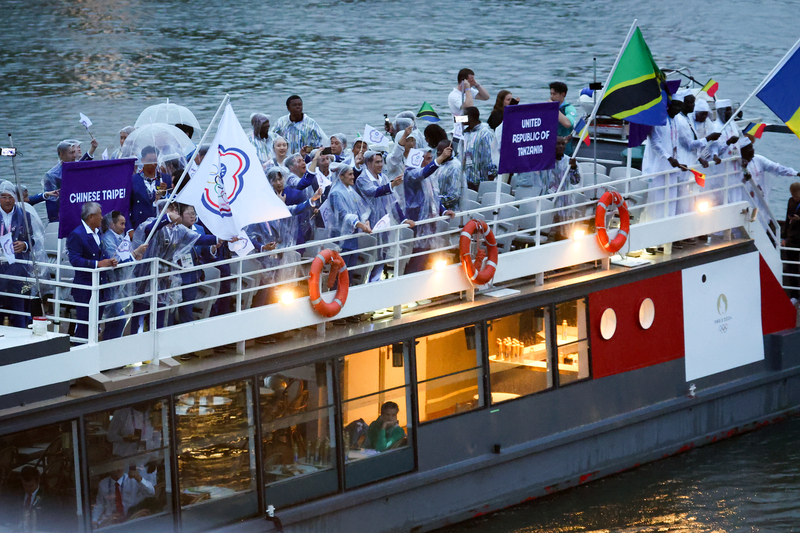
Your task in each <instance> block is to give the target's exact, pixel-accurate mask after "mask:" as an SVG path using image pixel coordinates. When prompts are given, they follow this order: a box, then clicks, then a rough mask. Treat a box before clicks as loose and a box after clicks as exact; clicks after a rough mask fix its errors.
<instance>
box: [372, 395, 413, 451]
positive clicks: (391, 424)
mask: <svg viewBox="0 0 800 533" xmlns="http://www.w3.org/2000/svg"><path fill="white" fill-rule="evenodd" d="M399 412H400V408H399V407H398V406H397V404H396V403H394V402H386V403H384V404H383V405H381V416H379V417H378V419H377V420H375V421H374V422H373V423H372V424H370V425H369V429H367V439H366V441H365V442H364V447H365V448H369V449H371V450H375V451H377V452H385V451H386V450H391V449H393V448H397V447H399V446H401V445H402V442H403V440H404V439H405V438H406V432H405V431H404V430H403V428H402V427H400V424H399V423H398V422H397V413H399Z"/></svg>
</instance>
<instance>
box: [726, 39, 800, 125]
mask: <svg viewBox="0 0 800 533" xmlns="http://www.w3.org/2000/svg"><path fill="white" fill-rule="evenodd" d="M798 48H800V39H798V40H797V42H796V43H794V46H792V48H791V49H790V50H789V51H788V52H786V54H785V55H784V56H783V58H781V60H780V61H778V63H777V64H776V65H775V66H774V67H773V68H772V70H770V71H769V74H767V76H766V77H765V78H764V79H763V80H761V83H759V84H758V87H756V88H755V89H754V90H753V92H751V93H750V96H748V97H747V98H745V101H744V102H742V103H741V104H740V105H739V108H738V109H737V110H736V111H734V112H733V113H732V114H731V118H729V119H728V121H727V122H726V123H725V125H724V126H722V129H723V130H724V129H725V128H727V127H728V125H729V124H730V123H731V122H733V121H734V119H735V118H736V115H738V114H739V112H740V111H741V110H742V108H744V106H745V104H747V102H749V101H750V99H751V98H752V97H753V96H755V95H756V94H757V93H758V91H760V90H761V89H763V88H764V85H766V84H767V83H768V82H769V81H770V80H771V79H772V76H773V75H774V74H775V72H777V71H778V70H780V68H781V67H782V66H783V65H784V64H785V63H786V61H787V60H788V59H789V57H790V56H791V55H792V54H793V53H795V52H796V51H797V49H798Z"/></svg>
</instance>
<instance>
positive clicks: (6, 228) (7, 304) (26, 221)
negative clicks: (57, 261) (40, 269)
mask: <svg viewBox="0 0 800 533" xmlns="http://www.w3.org/2000/svg"><path fill="white" fill-rule="evenodd" d="M18 200H19V196H18V194H17V189H16V187H15V186H14V184H13V183H11V182H10V181H7V180H2V181H0V236H4V235H7V234H11V245H10V247H11V250H9V251H5V250H4V251H3V252H0V257H2V258H3V261H2V262H0V292H3V293H9V294H14V295H19V297H14V296H0V307H2V311H5V310H9V311H16V312H17V313H20V314H12V313H6V312H2V311H0V318H3V319H5V318H8V321H9V323H10V324H11V325H12V326H14V327H19V328H24V327H25V326H26V325H27V324H28V323H29V322H30V318H29V315H30V305H29V300H28V298H29V297H30V296H31V294H32V293H34V292H35V285H36V284H35V280H34V279H33V276H34V272H33V265H31V264H23V263H21V262H18V261H31V260H35V261H36V262H37V263H38V264H44V263H45V262H46V253H45V251H44V228H43V227H42V225H41V224H37V223H35V222H34V221H33V220H32V219H31V216H30V215H29V214H28V213H27V212H26V211H25V209H24V208H23V207H22V205H20V204H19V201H18ZM8 254H10V255H13V258H11V256H10V255H8ZM9 259H13V260H14V261H17V262H14V263H11V262H10V261H9ZM6 276H19V277H27V278H29V279H27V280H24V281H23V280H12V279H8V278H6ZM22 313H25V314H22ZM26 315H27V316H26Z"/></svg>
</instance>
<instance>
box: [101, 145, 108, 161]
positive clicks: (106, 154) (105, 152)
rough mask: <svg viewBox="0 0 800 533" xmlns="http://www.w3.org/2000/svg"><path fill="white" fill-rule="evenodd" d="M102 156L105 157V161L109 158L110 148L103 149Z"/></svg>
mask: <svg viewBox="0 0 800 533" xmlns="http://www.w3.org/2000/svg"><path fill="white" fill-rule="evenodd" d="M100 157H101V158H102V159H103V161H106V160H108V148H106V149H105V150H103V154H102V155H101V156H100Z"/></svg>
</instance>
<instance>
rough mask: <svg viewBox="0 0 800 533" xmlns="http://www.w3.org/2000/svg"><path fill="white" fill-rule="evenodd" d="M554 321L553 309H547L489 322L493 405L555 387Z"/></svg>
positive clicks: (533, 310) (540, 308)
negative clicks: (550, 341) (550, 353)
mask: <svg viewBox="0 0 800 533" xmlns="http://www.w3.org/2000/svg"><path fill="white" fill-rule="evenodd" d="M550 321H551V318H550V313H549V308H543V307H539V308H536V309H531V310H528V311H524V312H522V313H517V314H514V315H509V316H504V317H502V318H496V319H494V320H489V321H488V323H487V340H488V351H489V381H490V387H491V391H492V396H491V398H492V403H493V404H495V403H499V402H504V401H507V400H513V399H514V398H519V397H520V396H526V395H528V394H534V393H536V392H540V391H543V390H546V389H549V388H551V387H552V386H553V371H552V365H551V363H550V357H549V356H548V349H547V340H548V339H547V337H548V335H547V331H548V326H549V323H550Z"/></svg>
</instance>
